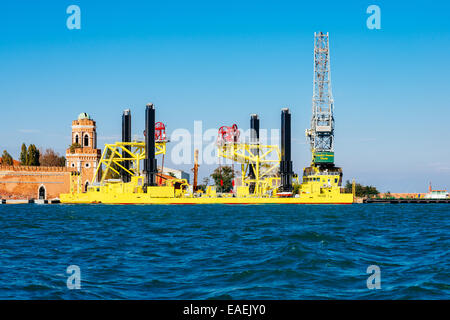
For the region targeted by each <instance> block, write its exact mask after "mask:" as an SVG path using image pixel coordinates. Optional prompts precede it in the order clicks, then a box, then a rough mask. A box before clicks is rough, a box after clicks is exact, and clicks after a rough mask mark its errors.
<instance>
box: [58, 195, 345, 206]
mask: <svg viewBox="0 0 450 320" xmlns="http://www.w3.org/2000/svg"><path fill="white" fill-rule="evenodd" d="M60 198H61V199H60V200H61V202H62V203H72V204H76V203H77V204H80V203H104V204H351V203H353V195H352V194H347V193H345V194H338V195H334V196H328V195H327V196H325V195H323V196H321V195H312V196H301V197H298V198H277V197H273V198H269V197H267V198H265V197H264V198H256V197H241V198H239V197H170V198H155V197H151V196H149V195H147V194H145V193H142V194H135V193H130V194H98V193H97V194H94V193H89V192H88V193H76V194H62V195H61V196H60Z"/></svg>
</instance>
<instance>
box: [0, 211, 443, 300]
mask: <svg viewBox="0 0 450 320" xmlns="http://www.w3.org/2000/svg"><path fill="white" fill-rule="evenodd" d="M449 231H450V205H448V204H425V205H420V204H404V205H403V204H397V205H393V204H354V205H196V206H183V205H180V206H176V205H166V206H157V205H140V206H134V205H128V206H122V205H34V204H30V205H0V275H1V276H0V299H448V298H450V259H449V258H450V256H449V247H450V239H449ZM69 266H71V267H70V268H69ZM73 266H75V269H74V267H73ZM369 266H376V267H377V268H379V271H380V272H379V273H378V274H376V278H377V279H376V281H378V287H379V289H377V288H376V287H374V285H373V281H375V280H374V276H375V275H374V274H373V272H372V271H371V270H373V267H372V269H370V270H369V273H368V267H369ZM77 268H78V270H79V272H76V273H74V271H73V270H76V269H77ZM371 276H372V278H370V277H371ZM74 277H76V279H75V280H74ZM369 278H370V279H369ZM77 281H78V285H79V286H78V288H79V289H77V286H76V284H77ZM74 284H75V285H74ZM370 284H372V285H370ZM370 288H372V289H370Z"/></svg>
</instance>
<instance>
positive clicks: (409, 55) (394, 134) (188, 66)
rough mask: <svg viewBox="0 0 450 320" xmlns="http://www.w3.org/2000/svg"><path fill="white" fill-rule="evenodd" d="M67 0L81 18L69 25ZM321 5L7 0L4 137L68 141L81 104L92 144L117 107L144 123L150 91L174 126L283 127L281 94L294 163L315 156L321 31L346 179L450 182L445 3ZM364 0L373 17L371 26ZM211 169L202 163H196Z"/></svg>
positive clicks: (10, 142) (14, 149) (105, 133)
mask: <svg viewBox="0 0 450 320" xmlns="http://www.w3.org/2000/svg"><path fill="white" fill-rule="evenodd" d="M71 4H76V5H78V6H80V8H81V30H68V29H67V27H66V19H67V17H68V14H66V8H67V7H68V6H69V5H71ZM320 4H321V5H320V9H319V6H318V2H317V1H311V2H310V4H304V3H302V2H301V1H294V2H291V1H270V2H263V1H189V2H188V1H170V2H168V3H164V2H162V1H133V0H129V1H2V3H1V5H0V106H1V111H2V116H1V117H2V120H3V121H2V122H1V126H0V150H1V151H3V150H4V149H7V150H8V151H9V152H10V153H11V154H12V155H13V156H14V157H15V158H17V157H18V154H19V149H20V145H21V143H22V142H25V143H27V144H29V143H34V144H36V145H37V146H38V147H41V148H47V147H52V148H54V149H55V150H57V151H58V152H60V153H62V154H63V153H64V152H65V148H66V147H67V146H68V145H69V143H70V125H71V121H72V120H74V119H75V118H76V116H77V115H78V114H79V113H81V112H87V113H89V114H91V115H92V117H93V118H94V119H95V120H96V121H97V123H98V133H99V136H100V137H99V141H98V142H99V145H103V144H104V143H108V142H113V141H115V140H117V138H118V137H119V135H120V132H121V131H120V125H121V118H120V117H121V112H122V110H123V109H125V108H131V109H132V113H133V125H134V128H133V133H134V134H140V133H141V132H142V130H143V124H144V121H143V115H144V108H145V104H146V103H147V102H150V101H151V102H153V103H154V104H155V105H156V107H157V120H161V121H163V122H165V123H166V125H167V126H168V131H169V132H170V131H172V130H174V129H177V128H186V129H189V130H192V129H193V122H194V120H202V121H203V126H204V127H205V128H216V127H217V128H218V127H220V126H222V125H231V124H232V123H237V124H238V126H239V127H241V128H243V129H247V128H248V125H249V114H251V113H258V114H259V116H260V118H261V127H263V128H269V129H270V128H278V127H279V122H280V108H281V107H289V108H290V109H291V111H292V121H293V128H292V129H293V138H294V144H293V156H294V159H293V160H294V168H295V171H297V172H300V171H301V170H302V168H303V167H304V166H306V165H308V162H309V160H310V151H309V147H308V145H307V144H306V140H305V137H304V131H305V129H306V128H307V127H309V122H310V118H311V97H312V78H313V69H312V68H313V35H314V32H315V31H325V32H330V41H331V43H330V51H331V67H332V86H333V95H334V100H335V119H336V144H335V149H336V150H335V151H336V163H337V165H339V166H342V167H343V170H344V178H346V179H351V178H355V179H356V180H357V181H359V182H361V183H364V184H372V185H375V186H376V187H378V188H379V190H382V191H388V190H389V191H391V192H414V191H417V192H424V191H426V188H427V184H428V182H429V181H432V182H433V186H434V187H436V188H449V187H450V160H449V159H450V148H449V131H450V128H449V125H448V121H449V120H448V119H450V109H449V107H450V98H449V95H448V91H449V84H450V81H449V79H448V77H449V74H450V62H449V59H448V57H449V54H448V53H449V52H450V41H449V40H450V37H449V36H450V22H449V21H450V20H449V15H450V4H449V3H448V2H446V1H376V2H375V1H346V2H345V3H344V2H339V1H321V2H320ZM371 4H376V5H378V6H379V7H380V9H381V30H369V29H368V28H367V27H366V19H367V17H368V16H369V15H368V14H367V13H366V8H367V7H368V6H369V5H371ZM169 149H170V147H169ZM190 167H191V166H189V165H185V166H182V168H183V169H185V170H189V168H190ZM212 169H213V168H212V167H209V166H206V165H203V166H201V170H200V173H201V176H205V175H207V174H208V173H209V172H210V171H211V170H212Z"/></svg>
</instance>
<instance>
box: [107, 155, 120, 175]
mask: <svg viewBox="0 0 450 320" xmlns="http://www.w3.org/2000/svg"><path fill="white" fill-rule="evenodd" d="M105 157H106V159H109V158H110V157H111V150H110V149H108V150H107V151H106V156H105ZM115 157H117V155H114V158H115ZM114 158H113V159H114ZM110 167H111V168H114V169H115V170H116V171H117V172H120V170H121V169H120V168H119V166H118V165H117V164H114V163H111V166H110ZM105 179H107V180H108V179H120V174H118V173H116V172H115V171H114V170H108V172H107V173H106V176H105Z"/></svg>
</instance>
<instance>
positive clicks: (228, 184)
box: [211, 166, 234, 192]
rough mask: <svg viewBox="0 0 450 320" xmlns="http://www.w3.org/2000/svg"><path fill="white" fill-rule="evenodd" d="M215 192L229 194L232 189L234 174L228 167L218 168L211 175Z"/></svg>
mask: <svg viewBox="0 0 450 320" xmlns="http://www.w3.org/2000/svg"><path fill="white" fill-rule="evenodd" d="M211 178H213V180H214V183H215V185H216V187H217V190H220V191H221V192H230V191H231V190H232V189H233V178H234V172H233V169H232V168H231V167H230V166H223V167H218V168H216V169H215V170H214V172H213V173H212V174H211Z"/></svg>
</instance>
